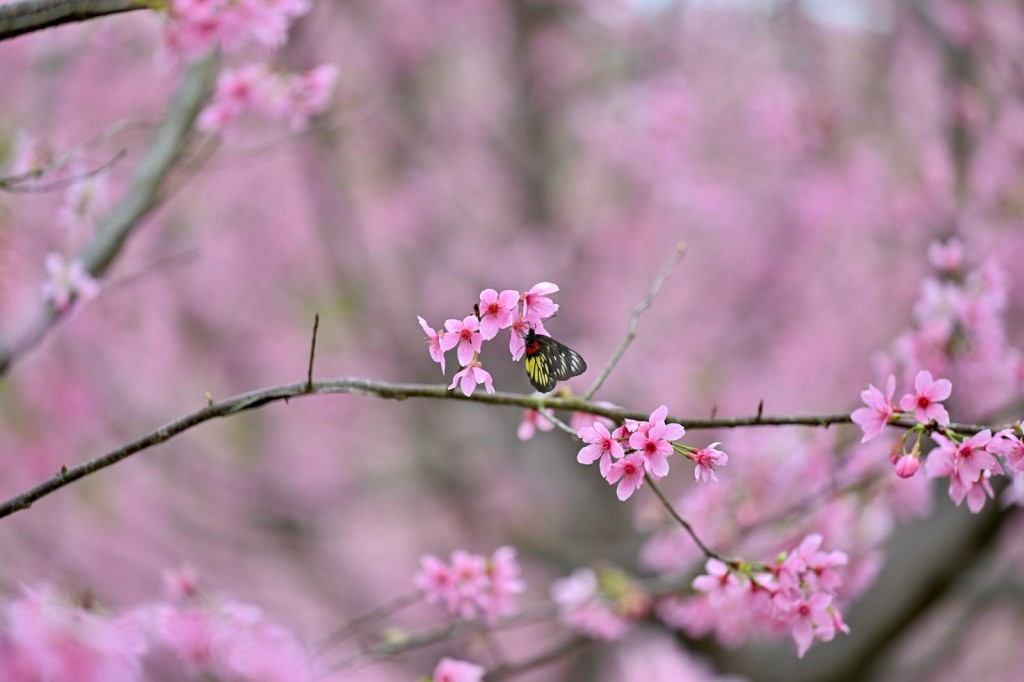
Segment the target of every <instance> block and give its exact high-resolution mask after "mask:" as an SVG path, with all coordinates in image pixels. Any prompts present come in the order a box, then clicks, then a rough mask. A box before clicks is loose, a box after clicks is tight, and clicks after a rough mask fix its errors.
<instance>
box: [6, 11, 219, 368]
mask: <svg viewBox="0 0 1024 682" xmlns="http://www.w3.org/2000/svg"><path fill="white" fill-rule="evenodd" d="M2 7H6V6H4V5H0V8H2ZM0 28H2V27H0ZM219 61H220V60H219V58H218V56H217V54H216V52H214V53H211V54H210V55H208V56H207V57H205V58H203V59H201V60H199V61H198V62H196V63H195V64H193V65H192V67H191V68H190V69H189V71H188V73H187V74H186V75H185V77H184V79H183V80H182V84H181V87H180V88H179V90H178V92H177V94H176V95H175V97H174V100H173V101H172V102H171V105H170V107H169V108H168V111H167V115H166V116H165V117H164V119H163V121H162V122H161V123H160V126H159V127H158V128H157V130H156V131H155V132H154V133H153V136H152V138H151V139H150V142H149V145H148V147H147V148H146V151H145V153H144V154H143V156H142V158H141V159H140V160H139V163H138V165H137V166H136V168H135V174H134V176H133V177H132V181H131V184H130V185H129V187H128V190H127V191H126V192H125V194H124V195H123V196H122V197H121V198H120V199H119V200H118V202H117V203H116V204H114V206H113V208H111V210H110V212H109V213H108V214H107V216H106V217H105V218H104V219H103V221H102V222H101V223H100V225H99V229H98V230H97V232H96V236H95V237H93V239H92V240H91V241H90V242H89V243H88V244H86V245H85V248H84V249H83V250H82V251H81V253H79V254H78V256H77V257H76V258H77V260H79V261H81V263H82V266H83V267H84V268H85V270H86V271H87V272H88V273H89V274H90V275H92V276H93V277H97V278H98V277H100V276H101V275H103V274H104V273H105V272H106V271H107V269H108V268H109V267H110V264H111V263H112V262H113V261H114V259H115V258H116V257H117V256H118V254H119V253H120V252H121V249H122V247H123V246H124V244H125V242H126V241H127V240H128V237H129V236H130V235H131V234H132V233H133V232H134V231H135V230H136V229H138V227H139V226H140V225H141V224H142V223H143V222H144V219H145V218H146V217H147V216H148V215H149V214H150V213H151V212H152V211H153V210H154V209H156V207H157V206H158V205H159V204H160V200H161V187H162V185H163V183H164V180H165V179H166V177H167V174H168V173H169V172H170V169H171V168H172V167H173V166H174V164H175V163H176V162H177V160H178V159H179V157H180V156H181V152H182V150H183V149H184V147H185V143H186V139H187V138H188V134H189V132H190V131H191V130H192V124H193V122H194V121H195V119H196V116H198V114H199V109H200V108H201V107H202V104H203V102H204V101H205V100H206V95H207V94H208V93H209V91H210V88H211V86H212V84H213V79H214V76H215V74H216V73H217V66H218V64H219ZM65 312H66V311H65ZM62 317H63V313H61V312H58V311H57V309H56V308H55V307H54V306H53V305H51V304H49V303H48V302H47V303H41V304H40V305H39V306H37V307H36V308H35V310H34V311H33V312H32V314H30V315H29V316H28V317H26V318H25V320H24V321H23V322H22V324H21V325H20V326H19V327H17V328H16V330H15V331H14V332H13V333H12V334H11V335H10V337H8V338H7V339H0V375H3V374H5V373H6V372H7V370H8V369H10V367H11V365H12V364H13V363H14V362H15V361H16V360H18V359H19V358H21V357H22V356H23V355H24V354H25V353H27V352H29V351H30V350H31V349H33V348H35V347H36V346H37V345H38V344H39V343H40V341H42V340H43V338H44V337H45V336H46V335H47V333H49V331H50V330H51V329H52V328H53V327H54V326H55V325H56V324H57V323H58V322H59V321H60V320H61V319H62Z"/></svg>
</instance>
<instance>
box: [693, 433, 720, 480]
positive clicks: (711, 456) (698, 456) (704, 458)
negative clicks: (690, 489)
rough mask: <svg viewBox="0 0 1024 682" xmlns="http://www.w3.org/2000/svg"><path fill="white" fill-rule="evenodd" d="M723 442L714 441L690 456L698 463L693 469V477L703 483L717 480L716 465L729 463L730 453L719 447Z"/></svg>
mask: <svg viewBox="0 0 1024 682" xmlns="http://www.w3.org/2000/svg"><path fill="white" fill-rule="evenodd" d="M719 445H721V443H712V444H711V445H708V446H707V447H704V448H701V449H700V450H696V451H694V452H693V453H692V454H691V455H690V457H691V458H693V461H694V462H695V463H696V464H697V466H696V467H694V469H693V478H694V480H696V481H700V482H701V483H710V482H711V481H717V480H718V476H716V475H715V467H716V466H723V467H724V466H725V465H726V464H728V463H729V455H727V454H725V453H724V452H722V451H721V450H719V449H717V448H718V446H719Z"/></svg>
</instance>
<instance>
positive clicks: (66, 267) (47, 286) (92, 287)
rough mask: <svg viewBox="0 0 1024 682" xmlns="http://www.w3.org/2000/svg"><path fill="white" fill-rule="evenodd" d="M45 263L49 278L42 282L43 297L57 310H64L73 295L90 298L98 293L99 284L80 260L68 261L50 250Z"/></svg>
mask: <svg viewBox="0 0 1024 682" xmlns="http://www.w3.org/2000/svg"><path fill="white" fill-rule="evenodd" d="M45 265H46V271H47V273H48V274H49V279H48V280H47V281H46V282H44V283H43V297H44V298H46V300H48V301H50V302H51V303H52V304H53V307H54V308H56V309H57V311H58V312H64V311H65V310H66V309H67V307H68V306H69V305H70V304H71V300H72V299H73V298H75V297H81V298H83V299H91V298H95V297H96V294H98V293H99V284H97V283H96V280H94V279H93V278H92V276H91V275H90V274H89V273H88V272H86V271H85V268H84V267H83V266H82V262H81V261H79V260H73V261H71V262H70V263H69V262H68V261H67V260H65V258H64V256H62V255H60V254H59V253H52V252H51V253H49V254H47V256H46V262H45Z"/></svg>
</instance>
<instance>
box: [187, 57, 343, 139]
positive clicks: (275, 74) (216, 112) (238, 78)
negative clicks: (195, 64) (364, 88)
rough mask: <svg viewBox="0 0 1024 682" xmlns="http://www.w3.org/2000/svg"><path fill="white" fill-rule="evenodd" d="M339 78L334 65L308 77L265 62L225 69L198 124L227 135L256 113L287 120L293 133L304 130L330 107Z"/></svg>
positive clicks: (312, 71)
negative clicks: (237, 123) (242, 118)
mask: <svg viewBox="0 0 1024 682" xmlns="http://www.w3.org/2000/svg"><path fill="white" fill-rule="evenodd" d="M337 78H338V70H337V69H336V68H335V67H334V66H331V65H324V66H319V67H316V68H315V69H312V70H310V71H308V72H307V73H304V74H297V73H286V72H281V71H277V70H275V69H272V68H271V67H270V66H268V65H267V64H262V63H253V64H246V65H244V66H241V67H239V68H237V69H230V70H225V71H224V72H223V73H221V75H220V78H219V79H218V81H217V88H216V90H215V91H214V93H213V97H212V99H211V101H210V103H209V104H207V105H206V108H205V109H203V111H202V112H201V113H200V115H199V121H198V123H197V125H198V127H199V129H200V130H205V131H207V132H225V131H227V130H228V129H229V128H230V127H231V126H232V124H234V122H235V121H236V120H237V119H238V117H239V116H241V115H242V114H244V113H245V112H248V111H256V112H258V113H261V114H263V115H265V116H268V117H269V118H273V119H287V120H288V121H289V124H290V125H291V128H292V130H302V129H304V128H305V127H306V125H307V124H308V123H309V119H310V117H311V116H313V115H315V114H318V113H321V112H322V111H324V109H325V108H326V107H327V105H328V103H329V101H330V98H331V95H332V94H333V92H334V86H335V83H336V81H337Z"/></svg>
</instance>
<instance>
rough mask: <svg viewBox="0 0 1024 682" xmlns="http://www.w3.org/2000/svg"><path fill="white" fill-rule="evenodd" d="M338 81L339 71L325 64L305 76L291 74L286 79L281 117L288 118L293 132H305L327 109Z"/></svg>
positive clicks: (331, 65)
mask: <svg viewBox="0 0 1024 682" xmlns="http://www.w3.org/2000/svg"><path fill="white" fill-rule="evenodd" d="M337 80H338V69H337V67H336V66H334V65H333V64H323V65H321V66H318V67H316V68H314V69H311V70H309V71H308V72H306V73H304V74H290V75H289V76H288V77H287V78H286V79H285V81H284V82H285V87H286V90H285V96H284V98H283V102H284V106H283V107H282V111H281V112H280V114H279V115H281V116H284V117H287V118H288V122H289V126H290V127H291V129H292V130H293V131H298V130H305V129H306V127H307V126H308V125H309V119H310V118H311V117H312V116H314V115H316V114H319V113H322V112H323V111H324V110H325V109H326V108H327V105H328V103H329V102H330V99H331V97H332V95H333V94H334V87H335V84H336V83H337Z"/></svg>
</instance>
